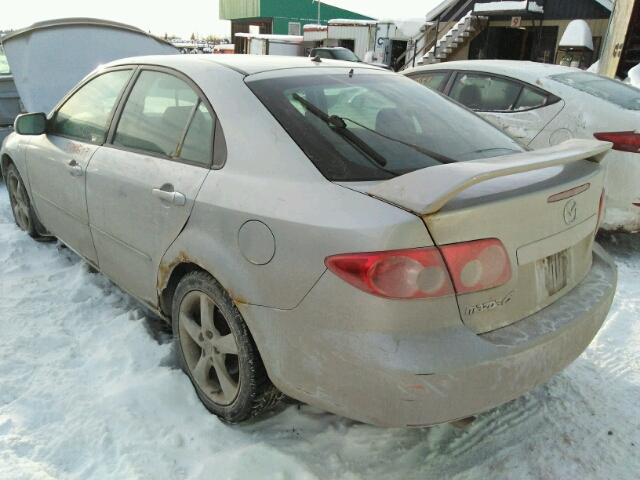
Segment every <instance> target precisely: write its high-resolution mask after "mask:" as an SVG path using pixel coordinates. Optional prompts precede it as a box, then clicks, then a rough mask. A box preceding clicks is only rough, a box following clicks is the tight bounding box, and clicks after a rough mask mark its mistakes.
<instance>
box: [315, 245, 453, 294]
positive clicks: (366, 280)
mask: <svg viewBox="0 0 640 480" xmlns="http://www.w3.org/2000/svg"><path fill="white" fill-rule="evenodd" d="M324 263H325V265H326V266H327V268H328V269H329V270H331V271H332V272H333V273H335V274H336V275H337V276H338V277H340V278H341V279H343V280H344V281H345V282H347V283H350V284H351V285H353V286H354V287H356V288H359V289H360V290H363V291H365V292H368V293H371V294H373V295H377V296H378V297H385V298H426V297H442V296H444V295H451V294H452V293H453V287H452V286H451V280H450V279H449V273H448V272H447V267H446V266H445V264H444V262H443V260H442V256H441V255H440V252H439V251H438V249H437V248H435V247H427V248H415V249H411V250H389V251H386V252H371V253H347V254H343V255H334V256H332V257H327V258H326V260H325V262H324Z"/></svg>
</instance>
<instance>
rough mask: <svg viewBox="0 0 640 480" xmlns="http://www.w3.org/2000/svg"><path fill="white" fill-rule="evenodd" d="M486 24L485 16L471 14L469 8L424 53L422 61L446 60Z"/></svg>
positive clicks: (428, 62) (426, 62)
mask: <svg viewBox="0 0 640 480" xmlns="http://www.w3.org/2000/svg"><path fill="white" fill-rule="evenodd" d="M486 25H487V18H486V17H480V16H477V15H474V14H473V10H470V11H469V12H468V13H467V14H466V15H465V16H464V17H462V18H461V19H460V21H458V23H456V24H455V25H453V27H451V28H450V29H449V31H447V33H445V34H444V35H443V36H442V37H440V38H439V40H438V41H437V42H436V43H435V45H433V46H432V47H431V49H430V50H429V51H428V52H427V53H426V54H425V55H424V57H423V59H422V63H424V64H432V63H440V62H443V61H446V60H447V59H448V58H449V57H450V56H451V55H452V54H453V53H454V52H455V51H456V50H458V49H459V48H460V47H462V46H464V45H465V44H466V43H467V42H470V41H471V40H472V39H473V38H474V37H475V36H476V35H477V34H478V33H480V32H481V31H482V30H483V29H484V28H485V27H486Z"/></svg>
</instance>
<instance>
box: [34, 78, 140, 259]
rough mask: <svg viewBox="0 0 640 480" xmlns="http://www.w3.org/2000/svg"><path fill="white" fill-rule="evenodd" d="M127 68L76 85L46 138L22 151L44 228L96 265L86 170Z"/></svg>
mask: <svg viewBox="0 0 640 480" xmlns="http://www.w3.org/2000/svg"><path fill="white" fill-rule="evenodd" d="M131 74H132V69H131V68H128V69H120V70H115V71H110V72H107V73H104V74H101V75H99V76H98V77H95V78H93V79H91V80H90V81H88V82H87V83H85V84H84V85H83V86H81V87H80V88H79V89H78V90H77V91H76V92H75V93H73V94H72V95H71V96H70V97H69V98H68V99H67V100H66V101H65V102H64V103H63V105H62V106H61V107H60V108H59V109H58V110H57V111H56V112H55V113H54V115H53V117H52V119H51V120H50V122H49V126H48V128H47V134H46V135H40V136H38V137H34V138H33V139H32V140H31V141H30V142H29V144H28V146H27V150H26V159H27V165H28V166H27V169H28V175H29V181H30V186H31V194H32V197H33V202H34V204H35V208H36V210H37V212H38V215H39V217H40V219H41V220H42V222H43V223H44V225H45V226H46V227H47V228H48V229H49V230H50V231H51V232H52V233H53V234H54V235H56V236H57V237H58V238H60V239H61V240H63V241H64V242H65V243H66V244H67V245H69V246H70V247H71V248H72V249H74V250H75V251H77V252H78V253H80V254H81V255H83V256H84V257H85V258H87V259H88V260H89V261H90V262H93V263H94V264H97V256H96V252H95V249H94V246H93V241H92V239H91V233H90V231H89V217H88V215H87V204H86V196H85V178H86V177H85V172H86V169H87V165H88V164H89V161H90V160H91V158H92V156H93V155H94V153H95V152H96V150H97V149H98V148H99V146H100V145H102V143H103V142H104V141H105V138H106V135H107V130H108V128H109V122H110V120H111V117H112V114H113V110H114V108H115V106H116V103H117V101H118V98H119V97H120V95H121V93H122V92H123V91H124V88H125V86H126V84H127V82H128V81H129V79H130V78H131Z"/></svg>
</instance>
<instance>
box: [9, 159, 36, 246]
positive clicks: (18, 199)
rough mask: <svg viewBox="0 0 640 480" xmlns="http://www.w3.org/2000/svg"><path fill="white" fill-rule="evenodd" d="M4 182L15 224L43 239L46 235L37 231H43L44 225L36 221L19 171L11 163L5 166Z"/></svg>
mask: <svg viewBox="0 0 640 480" xmlns="http://www.w3.org/2000/svg"><path fill="white" fill-rule="evenodd" d="M6 183H7V191H8V192H9V202H10V203H11V212H12V213H13V219H14V220H15V222H16V225H18V227H20V229H21V230H24V231H25V232H27V233H28V234H29V235H30V236H31V237H33V238H35V239H36V240H41V239H45V238H46V237H44V236H43V235H42V234H40V233H39V231H44V227H42V225H41V224H40V222H39V221H38V217H37V216H36V212H35V211H34V210H33V206H32V205H31V200H30V199H29V194H28V193H27V189H26V187H25V186H24V182H23V181H22V178H21V177H20V173H18V169H17V168H16V167H15V165H13V164H11V165H9V167H8V168H7V174H6Z"/></svg>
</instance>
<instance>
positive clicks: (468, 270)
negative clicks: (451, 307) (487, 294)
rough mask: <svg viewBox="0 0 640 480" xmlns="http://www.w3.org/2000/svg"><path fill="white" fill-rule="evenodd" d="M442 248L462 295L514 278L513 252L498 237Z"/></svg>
mask: <svg viewBox="0 0 640 480" xmlns="http://www.w3.org/2000/svg"><path fill="white" fill-rule="evenodd" d="M440 250H441V251H442V255H443V257H444V260H445V262H446V263H447V267H449V272H451V277H452V278H453V284H454V286H455V288H456V292H457V293H459V294H461V293H471V292H478V291H480V290H487V289H489V288H494V287H497V286H500V285H504V284H505V283H507V282H508V281H509V280H510V279H511V262H510V261H509V255H508V254H507V251H506V250H505V248H504V245H502V242H501V241H500V240H498V239H496V238H488V239H484V240H475V241H473V242H465V243H454V244H451V245H445V246H443V247H440Z"/></svg>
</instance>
